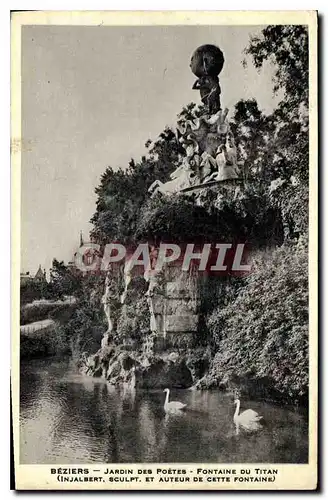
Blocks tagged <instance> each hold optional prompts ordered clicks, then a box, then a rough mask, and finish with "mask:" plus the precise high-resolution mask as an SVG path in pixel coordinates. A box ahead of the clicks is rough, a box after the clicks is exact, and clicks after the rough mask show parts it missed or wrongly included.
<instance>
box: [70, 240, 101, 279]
mask: <svg viewBox="0 0 328 500" xmlns="http://www.w3.org/2000/svg"><path fill="white" fill-rule="evenodd" d="M81 247H85V248H84V251H83V254H82V252H79V251H77V252H75V253H74V255H73V258H72V260H70V261H69V262H68V263H67V267H69V268H70V269H72V270H81V267H82V265H84V266H91V265H92V264H93V262H94V260H95V259H96V260H97V269H98V268H99V269H100V265H101V257H100V254H99V251H98V246H96V244H95V242H94V241H92V238H90V241H87V242H85V241H84V239H83V234H82V231H80V245H79V248H81ZM90 271H91V270H90ZM87 272H88V271H82V274H86V273H87Z"/></svg>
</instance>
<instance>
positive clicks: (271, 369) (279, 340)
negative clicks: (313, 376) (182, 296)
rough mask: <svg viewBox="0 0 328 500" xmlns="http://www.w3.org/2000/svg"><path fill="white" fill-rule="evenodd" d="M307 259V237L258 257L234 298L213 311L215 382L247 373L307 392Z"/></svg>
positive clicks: (283, 388) (287, 389) (284, 390)
mask: <svg viewBox="0 0 328 500" xmlns="http://www.w3.org/2000/svg"><path fill="white" fill-rule="evenodd" d="M307 260H308V248H307V241H306V239H305V238H300V240H299V241H298V242H297V243H289V244H285V245H283V246H282V247H280V248H277V249H276V250H275V251H273V252H272V254H271V255H269V256H266V255H262V256H261V257H260V258H259V259H258V260H257V262H256V263H255V265H254V272H253V273H252V274H251V275H250V276H249V277H248V278H247V283H246V285H245V286H244V287H242V288H241V290H240V291H239V294H238V295H237V297H235V298H234V300H232V302H230V303H229V304H228V305H227V306H226V307H224V308H217V309H216V310H215V311H214V312H213V313H212V315H211V317H210V319H209V327H210V330H211V332H212V335H213V338H214V339H216V342H217V353H216V356H215V359H214V362H213V366H212V371H213V372H214V374H215V376H216V377H217V379H218V380H220V379H222V378H224V377H226V376H227V375H229V374H230V375H232V374H237V375H245V374H248V375H249V376H252V377H257V378H262V377H267V378H269V379H272V381H273V382H274V385H275V387H276V388H277V390H279V391H281V392H282V393H285V394H288V395H289V396H290V397H295V395H298V396H303V395H305V394H306V393H307V387H308V360H309V358H308V274H307ZM212 375H213V374H212Z"/></svg>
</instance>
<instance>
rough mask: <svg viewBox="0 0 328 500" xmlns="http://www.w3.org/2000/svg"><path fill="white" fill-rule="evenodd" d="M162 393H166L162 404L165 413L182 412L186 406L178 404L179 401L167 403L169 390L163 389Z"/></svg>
mask: <svg viewBox="0 0 328 500" xmlns="http://www.w3.org/2000/svg"><path fill="white" fill-rule="evenodd" d="M163 392H166V398H165V403H164V411H166V413H174V412H178V413H179V412H180V411H181V410H183V408H185V407H186V406H187V405H185V404H184V403H180V401H170V402H169V396H170V389H164V391H163Z"/></svg>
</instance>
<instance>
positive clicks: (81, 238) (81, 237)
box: [80, 231, 84, 247]
mask: <svg viewBox="0 0 328 500" xmlns="http://www.w3.org/2000/svg"><path fill="white" fill-rule="evenodd" d="M83 245H84V241H83V235H82V231H80V247H83Z"/></svg>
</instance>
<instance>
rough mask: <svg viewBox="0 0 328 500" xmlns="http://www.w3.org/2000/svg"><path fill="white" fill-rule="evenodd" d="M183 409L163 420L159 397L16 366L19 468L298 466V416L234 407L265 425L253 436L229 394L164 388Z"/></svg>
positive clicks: (64, 370) (302, 441) (48, 364)
mask: <svg viewBox="0 0 328 500" xmlns="http://www.w3.org/2000/svg"><path fill="white" fill-rule="evenodd" d="M171 398H172V399H173V400H178V401H181V402H184V403H186V404H187V411H186V412H184V413H183V414H181V415H165V412H164V410H163V405H164V399H165V394H164V393H163V392H162V391H159V390H154V391H141V390H137V391H136V392H135V391H131V390H125V391H118V390H117V389H115V388H113V387H111V386H110V385H109V384H107V383H106V382H105V381H101V380H99V379H98V380H97V379H93V378H90V377H85V376H80V375H76V374H74V373H73V371H71V369H70V366H69V364H68V362H65V361H60V362H59V361H55V360H51V359H47V360H42V361H40V360H33V361H28V362H24V363H22V366H21V397H20V400H21V402H20V461H21V463H23V464H47V463H53V464H73V463H76V464H77V463H92V462H98V463H100V462H101V463H140V462H160V463H163V462H173V463H174V462H178V463H183V462H190V463H192V462H198V463H200V462H203V463H204V462H205V463H206V462H207V463H245V462H247V463H259V462H262V463H306V462H307V461H308V448H307V446H308V436H307V432H308V431H307V418H306V413H305V412H304V410H299V409H293V408H290V407H288V408H287V407H284V408H282V407H278V406H274V405H272V404H268V403H265V402H258V401H247V400H242V401H241V411H243V410H244V409H248V408H252V409H253V410H255V411H257V412H258V413H260V414H261V415H263V417H264V419H265V426H264V427H263V428H262V429H261V430H260V431H257V432H255V433H251V434H249V433H245V432H244V431H240V432H239V434H236V429H235V426H234V424H233V413H234V405H233V399H232V397H231V395H227V394H224V393H222V392H219V391H189V390H174V389H173V390H172V391H171Z"/></svg>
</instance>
